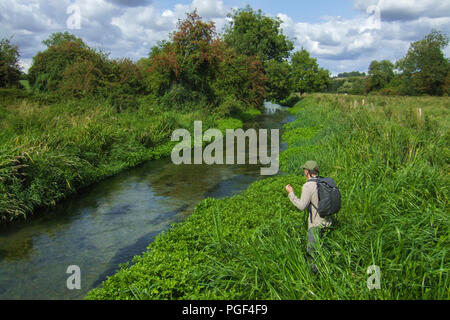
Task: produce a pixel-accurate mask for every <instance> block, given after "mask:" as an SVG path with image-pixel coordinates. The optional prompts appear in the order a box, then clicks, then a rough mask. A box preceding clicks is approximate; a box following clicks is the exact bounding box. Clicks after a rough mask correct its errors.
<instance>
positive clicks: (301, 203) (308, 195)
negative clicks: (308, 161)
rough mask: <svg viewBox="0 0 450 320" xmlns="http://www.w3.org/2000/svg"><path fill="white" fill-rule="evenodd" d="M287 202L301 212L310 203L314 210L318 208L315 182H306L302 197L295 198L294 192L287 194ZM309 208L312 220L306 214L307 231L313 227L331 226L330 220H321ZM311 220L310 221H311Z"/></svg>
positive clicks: (316, 213)
mask: <svg viewBox="0 0 450 320" xmlns="http://www.w3.org/2000/svg"><path fill="white" fill-rule="evenodd" d="M289 200H291V202H292V203H293V204H294V206H296V207H297V208H298V209H300V210H301V211H303V210H306V209H307V208H308V207H309V204H310V203H312V204H313V205H314V206H315V207H316V208H317V207H318V206H319V195H318V193H317V183H316V182H315V181H311V180H308V181H307V182H306V183H305V184H304V185H303V188H302V196H301V197H300V199H299V198H297V196H296V195H295V193H294V192H291V193H289ZM314 206H311V210H312V219H311V218H310V216H309V212H308V229H311V228H313V227H329V226H331V220H330V219H329V218H328V217H327V218H325V219H324V218H321V217H320V215H319V213H318V212H317V210H316V208H314ZM311 220H312V221H311Z"/></svg>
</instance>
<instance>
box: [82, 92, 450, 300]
mask: <svg viewBox="0 0 450 320" xmlns="http://www.w3.org/2000/svg"><path fill="white" fill-rule="evenodd" d="M363 99H364V101H363ZM448 107H449V99H448V98H441V99H438V98H401V99H400V98H390V97H369V98H368V97H357V96H338V95H314V96H312V97H308V98H307V99H304V100H302V101H301V102H299V103H298V104H297V105H296V106H295V107H294V108H293V109H291V112H293V113H294V114H296V115H297V120H296V121H294V122H293V123H290V124H288V125H286V130H285V131H286V132H285V134H284V139H285V140H287V141H288V142H289V148H288V149H287V150H286V151H285V152H284V153H283V154H282V155H281V164H282V168H283V170H284V171H285V172H286V173H288V175H285V176H281V177H277V178H272V179H266V180H262V181H259V182H256V183H254V184H253V185H252V186H251V187H250V188H249V189H248V190H247V191H246V192H245V193H243V194H242V195H239V196H236V197H233V198H229V199H223V200H220V201H217V200H211V199H207V200H205V201H204V202H202V203H201V204H199V205H198V206H197V208H196V210H195V212H194V214H193V215H192V216H191V217H189V218H188V219H187V220H186V221H185V222H184V223H181V224H177V225H175V226H174V228H172V229H171V230H169V231H168V232H167V234H164V235H161V236H159V237H158V238H157V240H156V241H155V242H154V243H152V244H151V245H150V246H149V251H148V252H146V253H144V255H143V256H138V257H136V258H135V260H134V265H132V266H131V267H124V268H122V269H121V270H120V271H119V272H118V273H117V274H116V275H114V276H112V277H110V278H109V279H108V280H107V281H105V282H104V283H103V285H102V287H100V288H98V289H95V290H93V291H91V292H90V294H89V295H88V298H91V299H449V298H450V291H449V271H450V261H449V249H450V239H449V224H450V218H449V215H448V187H449V183H448V182H449V181H448V169H449V157H448V155H449V153H448V151H449V145H448V141H450V140H449V139H448V138H449V130H448V129H449V128H448ZM419 108H421V112H420V111H418V109H419ZM308 159H315V160H317V161H318V163H319V165H320V168H321V174H322V175H326V176H331V177H333V178H334V179H335V180H336V182H337V183H338V185H339V187H340V189H341V192H342V196H343V203H342V209H341V211H340V212H339V214H338V216H337V223H336V224H335V225H334V226H333V228H331V229H329V230H327V232H326V234H325V235H324V237H322V239H321V240H320V241H321V246H320V249H319V251H318V257H317V261H316V265H317V267H318V270H319V273H318V274H317V275H313V274H312V273H311V271H310V267H309V263H308V261H307V259H306V242H307V236H306V235H307V223H306V215H305V214H303V213H300V212H298V211H297V210H295V208H294V207H293V206H292V205H291V203H290V202H289V200H288V199H287V195H286V193H285V191H284V186H285V185H286V184H288V183H290V184H292V185H293V186H294V189H295V190H296V191H297V194H299V193H300V190H301V185H302V184H303V183H304V182H305V180H304V178H299V177H298V175H299V173H300V170H299V168H300V167H301V165H302V164H303V163H304V162H305V161H306V160H308ZM371 265H377V266H379V267H380V269H381V288H380V289H379V290H369V289H368V287H367V279H368V277H369V275H368V274H367V269H368V267H369V266H371Z"/></svg>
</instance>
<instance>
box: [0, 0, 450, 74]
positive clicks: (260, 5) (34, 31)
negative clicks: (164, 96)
mask: <svg viewBox="0 0 450 320" xmlns="http://www.w3.org/2000/svg"><path fill="white" fill-rule="evenodd" d="M247 4H249V5H250V6H251V7H252V8H254V9H262V10H263V12H264V13H265V14H267V15H269V16H272V17H279V18H281V19H282V20H283V21H284V22H283V24H282V28H283V32H284V33H285V34H286V35H287V36H288V37H289V38H290V39H292V40H293V41H294V45H295V48H296V50H299V49H301V48H302V47H303V48H306V49H307V50H308V51H309V52H310V53H311V55H312V56H313V57H315V58H317V60H318V62H319V64H320V66H322V67H324V68H327V69H329V70H330V71H331V72H332V74H334V75H336V74H337V73H340V72H344V71H354V70H358V71H364V72H366V71H367V69H368V66H369V64H370V62H371V61H373V60H383V59H389V60H391V61H393V62H395V61H396V60H397V59H400V58H402V57H403V56H404V55H405V54H406V52H407V50H408V48H409V45H410V43H411V42H412V41H416V40H419V39H421V38H423V37H424V36H425V35H426V34H428V33H429V32H430V31H431V30H432V29H433V28H434V29H438V30H441V31H444V32H445V33H447V34H450V1H443V0H339V1H331V0H315V1H293V0H278V1H269V0H168V1H158V0H1V1H0V24H1V25H2V28H1V29H0V37H2V38H3V37H8V38H9V37H11V36H13V42H14V43H16V44H17V45H18V46H19V49H20V52H21V64H22V65H23V68H24V70H27V69H28V68H29V67H30V65H31V63H32V57H33V56H34V55H36V53H37V52H38V51H39V50H43V49H45V47H44V46H43V45H42V40H44V39H46V38H47V37H48V36H49V35H50V34H51V33H53V32H64V31H69V32H72V33H74V34H76V35H77V36H80V37H82V38H83V40H84V41H85V42H86V43H88V44H89V45H90V46H92V47H95V48H102V49H103V50H105V51H108V52H110V53H111V56H112V57H115V58H122V57H126V58H131V59H133V60H138V59H139V58H141V57H145V56H147V55H148V53H149V51H150V48H151V47H152V46H154V45H155V44H156V43H157V42H158V41H160V40H165V39H167V38H168V35H169V33H170V32H171V31H173V30H175V28H176V25H177V21H178V19H182V18H184V17H185V13H186V12H188V11H192V10H194V9H195V8H197V9H198V12H199V14H200V15H201V16H202V17H203V18H204V19H207V20H213V21H214V22H215V23H216V26H217V29H218V31H221V30H222V27H223V26H224V25H225V24H226V23H227V13H229V12H230V11H231V9H232V8H234V7H245V6H246V5H247ZM71 5H75V6H77V8H78V9H79V12H80V28H79V29H70V30H69V29H68V23H67V22H68V18H69V15H70V13H68V9H69V8H70V6H71ZM445 53H446V55H447V56H449V55H450V50H449V48H446V49H445Z"/></svg>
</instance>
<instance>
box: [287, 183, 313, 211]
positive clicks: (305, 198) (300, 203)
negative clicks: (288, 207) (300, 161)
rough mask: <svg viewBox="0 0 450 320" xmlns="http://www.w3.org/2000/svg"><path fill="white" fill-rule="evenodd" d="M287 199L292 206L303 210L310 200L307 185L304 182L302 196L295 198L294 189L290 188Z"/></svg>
mask: <svg viewBox="0 0 450 320" xmlns="http://www.w3.org/2000/svg"><path fill="white" fill-rule="evenodd" d="M289 200H291V202H292V204H293V205H294V206H296V207H297V208H298V209H300V210H301V211H303V210H305V209H306V208H307V207H308V206H309V203H310V201H311V196H310V192H309V188H308V185H307V184H305V185H304V186H303V188H302V196H301V197H300V199H299V198H297V196H296V195H295V193H294V191H293V190H292V192H290V193H289Z"/></svg>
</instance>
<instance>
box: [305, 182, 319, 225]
mask: <svg viewBox="0 0 450 320" xmlns="http://www.w3.org/2000/svg"><path fill="white" fill-rule="evenodd" d="M319 178H320V177H315V178H311V179H309V180H308V181H313V182H315V183H316V184H317V183H318V182H319ZM317 192H318V191H317ZM311 206H313V207H314V209H316V211H317V210H318V209H317V207H316V206H315V205H314V204H313V203H312V201H310V202H309V206H308V211H309V220H310V221H311V223H312V209H311Z"/></svg>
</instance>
